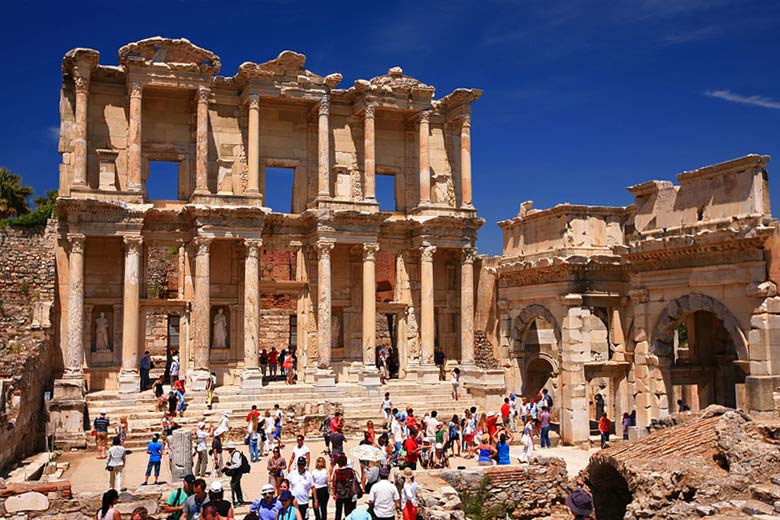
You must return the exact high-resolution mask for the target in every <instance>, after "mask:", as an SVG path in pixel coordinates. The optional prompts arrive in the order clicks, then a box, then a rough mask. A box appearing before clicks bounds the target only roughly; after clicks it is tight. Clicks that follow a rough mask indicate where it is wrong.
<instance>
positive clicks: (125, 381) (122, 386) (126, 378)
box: [119, 370, 141, 394]
mask: <svg viewBox="0 0 780 520" xmlns="http://www.w3.org/2000/svg"><path fill="white" fill-rule="evenodd" d="M140 390H141V375H140V374H139V373H138V372H136V371H132V370H127V371H125V370H122V371H121V372H119V393H120V394H137V393H138V392H139V391H140Z"/></svg>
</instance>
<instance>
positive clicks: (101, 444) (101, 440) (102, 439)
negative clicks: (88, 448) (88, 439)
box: [95, 432, 108, 448]
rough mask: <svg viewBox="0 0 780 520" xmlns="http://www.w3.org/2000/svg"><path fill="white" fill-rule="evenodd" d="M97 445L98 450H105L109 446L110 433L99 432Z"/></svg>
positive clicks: (96, 435)
mask: <svg viewBox="0 0 780 520" xmlns="http://www.w3.org/2000/svg"><path fill="white" fill-rule="evenodd" d="M95 444H96V445H97V447H98V448H105V447H106V445H108V432H97V433H96V434H95Z"/></svg>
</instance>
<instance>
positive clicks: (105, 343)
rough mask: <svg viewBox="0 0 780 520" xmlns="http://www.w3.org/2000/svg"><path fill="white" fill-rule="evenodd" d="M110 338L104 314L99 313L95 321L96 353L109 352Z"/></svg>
mask: <svg viewBox="0 0 780 520" xmlns="http://www.w3.org/2000/svg"><path fill="white" fill-rule="evenodd" d="M110 337H111V334H110V331H109V325H108V318H106V313H105V312H101V313H100V314H98V317H97V318H96V319H95V347H96V349H97V351H98V352H105V351H107V350H111V342H110V340H109V338H110Z"/></svg>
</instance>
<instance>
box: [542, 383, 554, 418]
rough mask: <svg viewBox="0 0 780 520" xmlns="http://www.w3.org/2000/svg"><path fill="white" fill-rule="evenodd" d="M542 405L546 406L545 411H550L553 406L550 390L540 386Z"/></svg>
mask: <svg viewBox="0 0 780 520" xmlns="http://www.w3.org/2000/svg"><path fill="white" fill-rule="evenodd" d="M540 404H541V405H542V406H546V407H547V411H548V412H550V413H552V408H553V398H552V396H551V395H550V392H549V391H548V390H547V389H546V388H542V401H541V403H540Z"/></svg>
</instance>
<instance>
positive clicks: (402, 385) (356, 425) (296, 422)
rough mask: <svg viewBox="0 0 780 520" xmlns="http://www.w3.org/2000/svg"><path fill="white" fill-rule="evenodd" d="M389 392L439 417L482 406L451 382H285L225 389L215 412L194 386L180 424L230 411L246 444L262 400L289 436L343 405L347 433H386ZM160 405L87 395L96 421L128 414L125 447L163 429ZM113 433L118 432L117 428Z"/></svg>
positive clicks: (144, 398) (134, 397) (313, 431)
mask: <svg viewBox="0 0 780 520" xmlns="http://www.w3.org/2000/svg"><path fill="white" fill-rule="evenodd" d="M166 391H167V386H166ZM385 392H390V398H391V399H392V401H393V406H395V407H397V408H399V409H402V408H404V407H406V406H411V407H412V408H413V409H414V410H415V415H418V416H420V417H422V416H423V415H424V414H425V413H428V412H430V411H431V410H437V411H438V413H439V420H441V421H444V422H446V421H448V420H449V419H450V418H451V417H452V415H453V414H457V415H458V416H459V417H462V415H463V410H464V409H465V408H467V407H469V406H472V405H475V404H477V405H481V403H476V402H475V401H474V399H473V398H471V397H470V396H468V395H467V394H466V395H464V396H462V398H461V400H459V401H453V400H452V397H451V395H450V392H451V386H450V384H449V383H448V382H441V383H436V384H430V385H419V384H417V383H415V382H405V381H391V382H390V383H389V384H386V385H383V386H382V387H381V388H380V389H379V390H378V391H368V390H367V389H366V388H365V387H363V386H361V385H358V384H350V383H339V384H338V385H337V386H336V387H333V388H327V389H322V388H317V387H314V386H312V385H308V384H297V385H285V384H284V383H283V382H274V383H271V384H269V385H268V386H266V387H264V388H263V389H262V390H260V391H258V393H257V394H254V395H248V394H242V393H240V389H239V388H238V387H230V386H225V387H219V388H217V390H216V392H215V396H214V402H213V406H212V409H211V410H209V409H208V408H207V407H206V394H205V392H195V391H192V390H189V391H187V394H186V396H187V401H186V402H187V410H186V411H185V413H184V416H183V417H177V418H176V422H177V423H178V424H179V425H180V426H181V427H183V428H189V429H195V427H196V425H197V423H198V421H200V420H202V419H205V421H206V423H207V424H214V425H216V423H217V422H218V421H219V419H220V418H221V417H222V414H223V412H224V411H226V410H227V411H230V412H231V415H230V434H229V437H228V439H229V440H233V441H236V442H241V441H243V438H244V435H245V434H246V420H245V418H246V414H247V413H248V412H249V410H250V409H251V406H252V405H253V404H256V405H257V407H258V409H259V410H260V411H261V412H264V411H265V410H271V409H272V408H273V406H274V404H276V403H278V404H279V406H280V408H281V409H282V410H283V411H284V413H285V426H284V432H283V437H284V438H289V437H292V436H294V435H296V434H297V433H298V432H300V431H303V432H304V433H305V434H306V435H307V437H319V435H320V434H319V425H320V423H321V421H322V419H323V417H324V416H325V415H327V414H332V413H333V412H335V411H336V410H337V409H338V410H343V411H344V414H345V419H346V433H347V434H348V435H355V434H358V435H359V432H360V431H361V430H362V429H363V428H364V427H365V424H366V421H368V420H372V421H374V425H375V428H376V430H377V431H383V423H384V419H383V418H382V412H381V411H380V409H379V406H380V401H381V399H382V397H383V396H384V393H385ZM154 405H155V399H154V395H153V394H152V391H151V390H147V391H145V392H141V393H137V394H130V395H125V394H119V393H118V392H117V391H110V390H105V391H99V392H94V393H91V394H88V395H87V409H88V416H89V419H90V423H91V421H92V420H93V419H94V418H95V417H97V416H98V414H99V413H100V410H101V409H103V408H105V409H106V411H107V412H108V417H109V419H110V420H111V423H112V425H113V424H115V423H118V421H119V418H120V417H122V416H124V417H127V419H128V423H129V426H130V433H129V434H128V438H127V441H126V443H125V446H126V447H128V448H130V449H132V448H136V449H137V448H141V447H145V446H146V444H147V443H148V442H149V440H150V438H151V436H152V434H153V433H156V432H160V430H161V423H160V420H161V419H162V416H163V413H162V412H158V411H156V410H155V406H154ZM110 431H111V432H113V429H112V430H110ZM90 440H91V439H90Z"/></svg>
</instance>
